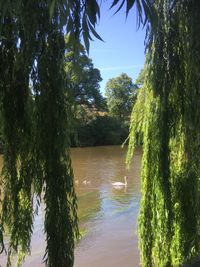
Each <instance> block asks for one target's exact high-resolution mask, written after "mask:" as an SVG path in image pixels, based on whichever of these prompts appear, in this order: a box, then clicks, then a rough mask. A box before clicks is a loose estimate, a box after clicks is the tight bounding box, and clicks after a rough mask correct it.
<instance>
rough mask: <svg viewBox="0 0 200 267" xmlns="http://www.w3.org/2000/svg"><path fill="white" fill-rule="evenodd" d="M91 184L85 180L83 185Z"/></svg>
mask: <svg viewBox="0 0 200 267" xmlns="http://www.w3.org/2000/svg"><path fill="white" fill-rule="evenodd" d="M90 183H91V182H90V181H87V180H84V181H83V184H90Z"/></svg>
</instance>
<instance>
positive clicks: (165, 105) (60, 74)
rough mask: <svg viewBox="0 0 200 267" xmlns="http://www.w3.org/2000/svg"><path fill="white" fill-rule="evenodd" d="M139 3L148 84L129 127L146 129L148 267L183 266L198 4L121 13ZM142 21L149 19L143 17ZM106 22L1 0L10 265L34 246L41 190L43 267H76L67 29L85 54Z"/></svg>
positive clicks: (152, 3)
mask: <svg viewBox="0 0 200 267" xmlns="http://www.w3.org/2000/svg"><path fill="white" fill-rule="evenodd" d="M124 3H126V4H127V6H126V13H127V14H128V13H129V11H130V9H131V8H132V6H133V5H134V3H135V4H136V7H137V10H138V15H139V22H140V23H142V24H145V23H147V25H148V26H147V29H148V33H147V78H148V80H146V82H145V87H144V88H145V89H144V91H143V95H142V94H140V98H139V99H140V100H139V101H140V103H145V105H144V106H143V114H144V116H143V117H142V118H141V116H138V113H137V110H139V109H140V107H139V104H137V105H136V106H135V109H134V110H133V113H132V121H133V122H134V121H136V122H137V118H138V119H139V120H140V123H139V124H138V125H139V128H138V127H137V126H135V124H134V123H132V125H131V135H130V154H129V155H131V153H132V150H133V148H134V146H135V144H136V135H135V133H137V135H138V132H142V134H143V140H144V154H143V164H142V205H141V211H140V218H139V234H140V248H141V255H142V257H141V258H142V264H143V266H147V267H151V266H156V267H157V266H159V267H162V266H163V267H164V266H166V267H167V266H179V265H181V264H182V263H183V262H187V261H191V260H192V259H193V258H194V257H196V255H198V254H199V250H200V248H199V246H200V244H199V242H200V241H199V240H200V238H199V233H200V225H199V221H200V220H199V203H200V200H199V178H200V174H199V160H200V155H199V153H200V149H199V146H200V136H199V135H200V119H199V118H200V114H199V113H200V108H199V106H200V105H199V104H200V103H199V102H200V97H199V95H200V94H199V88H200V84H199V83H200V77H199V76H200V72H199V64H200V63H199V62H200V52H199V51H200V38H198V34H199V30H200V29H199V28H200V26H199V25H200V23H199V22H200V21H199V20H200V17H199V13H200V2H199V1H198V0H174V1H173V0H126V1H125V0H123V1H121V0H114V1H113V2H112V7H116V6H117V5H118V4H119V6H118V8H117V11H118V10H119V9H120V8H121V7H122V6H123V4H124ZM143 14H144V17H143ZM98 16H99V6H98V3H97V1H95V0H87V1H86V0H76V1H71V0H68V1H67V0H65V1H64V0H42V1H39V0H35V1H32V0H18V1H9V0H8V1H4V0H0V21H1V27H0V60H1V65H0V77H1V79H0V100H1V101H0V107H1V113H2V115H1V117H2V121H3V122H2V125H3V139H4V142H5V145H4V167H3V174H2V177H1V180H0V181H1V202H0V209H1V216H0V244H1V251H2V250H5V247H4V242H3V235H4V233H5V231H8V232H9V233H10V242H9V247H8V266H9V265H10V264H11V262H10V259H11V256H12V254H13V253H15V252H17V253H18V255H19V263H20V262H21V261H22V260H23V258H24V255H25V254H26V253H27V252H29V250H30V239H31V233H32V228H33V218H34V208H35V207H34V203H35V201H34V196H36V197H37V198H38V199H40V196H41V191H42V188H43V185H45V192H44V201H45V222H44V230H45V233H46V241H47V242H46V243H47V247H46V254H45V260H46V263H47V265H48V266H52V267H55V266H56V267H57V266H59V267H71V266H73V249H74V239H75V237H76V236H77V235H78V230H77V215H76V196H75V193H74V189H73V173H72V169H71V163H70V156H69V134H70V120H71V110H70V102H69V101H68V89H67V86H66V79H65V73H64V54H65V42H64V33H70V38H71V41H72V42H73V41H74V40H78V39H79V38H80V37H79V35H80V33H81V34H82V35H83V39H84V42H85V45H86V48H87V50H88V49H89V39H91V37H90V33H92V34H93V35H94V36H95V37H97V38H99V36H98V34H97V33H96V31H95V29H94V27H95V24H96V22H97V18H98Z"/></svg>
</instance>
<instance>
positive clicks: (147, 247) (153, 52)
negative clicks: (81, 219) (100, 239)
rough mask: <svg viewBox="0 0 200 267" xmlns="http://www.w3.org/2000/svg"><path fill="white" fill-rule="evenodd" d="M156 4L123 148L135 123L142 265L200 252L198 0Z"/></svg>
mask: <svg viewBox="0 0 200 267" xmlns="http://www.w3.org/2000/svg"><path fill="white" fill-rule="evenodd" d="M154 5H155V10H157V16H158V23H157V25H156V28H152V27H149V28H148V30H149V32H148V40H147V51H148V58H147V65H148V70H147V77H148V80H147V81H146V83H145V86H144V88H143V91H144V93H143V94H145V99H142V98H141V96H140V97H139V98H138V101H137V103H136V107H134V109H133V113H132V125H131V133H130V144H129V154H128V155H129V157H130V156H131V155H132V153H133V149H134V148H135V145H136V141H137V135H138V130H139V131H140V133H142V134H143V149H144V154H143V162H142V202H141V210H140V216H139V236H140V242H139V243H140V249H141V260H142V266H146V267H150V266H159V267H160V266H161V267H162V266H163V267H167V266H181V265H182V264H183V263H186V262H191V261H193V259H195V257H197V256H198V255H199V246H200V242H199V240H200V239H199V235H200V227H199V226H200V224H199V222H200V215H199V205H200V184H199V178H200V168H199V166H200V165H199V158H200V150H199V147H200V146H199V144H200V135H199V134H200V121H199V115H200V114H199V113H200V109H199V101H200V94H199V90H200V84H199V81H200V79H199V62H200V61H199V56H200V54H199V51H200V50H199V48H200V42H199V38H198V32H199V25H200V24H199V16H198V14H199V11H200V3H199V2H198V1H174V2H173V3H172V1H167V0H166V1H156V2H155V4H154ZM141 93H142V92H141ZM141 99H142V101H141ZM140 109H143V110H144V111H143V113H142V114H143V117H142V122H141V116H139V115H138V110H140ZM135 123H136V125H137V123H139V125H142V127H136V126H135Z"/></svg>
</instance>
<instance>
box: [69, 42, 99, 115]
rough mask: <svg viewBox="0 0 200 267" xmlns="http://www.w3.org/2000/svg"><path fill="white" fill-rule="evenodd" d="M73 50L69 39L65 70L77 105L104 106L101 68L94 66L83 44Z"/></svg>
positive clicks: (97, 107)
mask: <svg viewBox="0 0 200 267" xmlns="http://www.w3.org/2000/svg"><path fill="white" fill-rule="evenodd" d="M76 47H77V50H76V51H74V50H73V46H71V47H70V45H69V44H68V41H67V53H66V57H65V59H66V65H65V70H66V73H67V77H68V80H69V82H70V86H71V94H72V98H73V99H74V101H75V103H76V104H77V105H82V106H87V107H88V108H91V109H92V108H93V109H95V108H96V109H98V110H100V109H101V108H103V96H102V95H101V93H100V82H101V81H102V78H101V74H100V71H99V69H97V68H94V65H93V63H92V60H91V59H90V58H89V57H88V56H87V55H86V51H85V48H84V46H83V45H82V44H77V45H76Z"/></svg>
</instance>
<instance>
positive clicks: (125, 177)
mask: <svg viewBox="0 0 200 267" xmlns="http://www.w3.org/2000/svg"><path fill="white" fill-rule="evenodd" d="M127 179H128V177H127V176H124V183H122V182H113V183H111V184H112V185H113V186H114V187H122V186H125V187H126V186H127Z"/></svg>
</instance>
